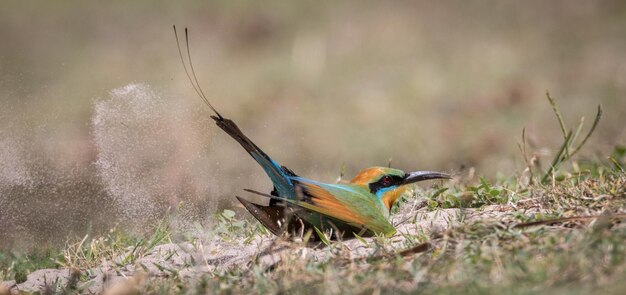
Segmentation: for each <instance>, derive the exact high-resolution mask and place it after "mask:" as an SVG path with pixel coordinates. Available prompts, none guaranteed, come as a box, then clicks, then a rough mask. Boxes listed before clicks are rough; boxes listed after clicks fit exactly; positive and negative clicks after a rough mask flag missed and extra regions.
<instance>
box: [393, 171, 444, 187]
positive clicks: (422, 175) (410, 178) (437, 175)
mask: <svg viewBox="0 0 626 295" xmlns="http://www.w3.org/2000/svg"><path fill="white" fill-rule="evenodd" d="M450 178H452V176H450V175H448V174H445V173H441V172H434V171H415V172H409V173H407V175H406V176H405V177H404V179H403V180H402V185H405V184H409V183H414V182H418V181H422V180H429V179H450Z"/></svg>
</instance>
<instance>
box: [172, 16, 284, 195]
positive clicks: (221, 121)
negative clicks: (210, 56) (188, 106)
mask: <svg viewBox="0 0 626 295" xmlns="http://www.w3.org/2000/svg"><path fill="white" fill-rule="evenodd" d="M174 36H175V37H176V45H177V46H178V53H179V56H180V60H181V62H182V65H183V69H184V70H185V74H187V78H188V79H189V82H191V85H192V86H193V89H194V90H195V91H196V93H197V94H198V96H200V98H201V99H202V101H203V102H204V104H206V105H207V106H208V107H209V108H210V109H211V110H212V111H213V112H214V113H215V116H211V118H213V120H215V123H216V124H217V126H218V127H220V128H221V129H222V130H224V132H226V133H227V134H228V135H230V137H232V138H233V139H235V140H236V141H237V142H238V143H239V144H241V146H242V147H243V148H244V149H245V150H246V151H247V152H248V153H249V154H250V155H251V156H252V158H254V160H256V161H257V163H259V165H261V167H262V168H263V170H264V171H265V173H266V174H267V175H268V176H269V177H270V179H271V180H272V183H273V184H274V187H276V190H277V192H278V195H279V196H288V197H290V198H295V191H294V188H293V185H292V183H291V180H290V179H289V174H292V172H290V171H289V170H288V169H283V168H282V167H281V166H280V165H278V163H276V162H275V161H274V160H272V159H271V158H270V157H269V156H268V155H267V154H266V153H265V152H263V150H261V149H260V148H259V147H258V146H257V145H256V144H254V142H252V140H250V139H249V138H248V137H247V136H246V135H245V134H243V132H241V130H240V129H239V127H237V124H235V122H233V121H232V120H230V119H227V118H224V117H223V116H222V115H221V114H220V113H219V112H218V111H217V110H216V109H215V108H214V107H213V105H211V103H210V102H209V100H208V99H207V97H206V95H205V94H204V91H202V88H201V87H200V83H198V78H197V77H196V73H195V70H194V68H193V63H192V62H191V53H190V50H189V33H188V30H187V28H185V45H186V47H187V52H186V53H187V62H188V63H189V70H188V69H187V65H186V62H185V59H184V58H183V53H182V50H181V48H180V42H179V40H178V33H177V32H176V26H174Z"/></svg>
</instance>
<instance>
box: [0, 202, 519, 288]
mask: <svg viewBox="0 0 626 295" xmlns="http://www.w3.org/2000/svg"><path fill="white" fill-rule="evenodd" d="M415 208H416V207H415V206H414V205H408V204H407V205H405V206H403V207H402V210H401V212H400V213H398V214H396V215H395V216H394V218H393V222H394V224H398V223H400V224H398V225H397V229H398V233H399V234H397V235H396V236H394V237H393V238H392V239H391V241H392V245H391V247H392V248H393V249H397V250H402V249H404V248H405V247H406V246H405V244H404V240H405V237H404V236H403V234H405V235H406V234H408V235H411V234H413V235H415V234H417V233H419V232H421V231H423V232H424V233H426V234H431V233H433V232H440V231H444V230H446V229H447V228H450V227H452V226H455V225H457V224H459V223H460V222H469V221H472V220H495V219H496V218H497V219H499V220H502V219H503V218H508V217H507V216H508V214H507V212H511V211H514V210H512V209H513V208H510V207H508V206H488V207H485V208H482V209H443V210H437V211H430V212H429V211H426V210H425V209H420V210H416V209H415ZM414 218H415V223H413V222H412V221H413V219H414ZM407 219H409V221H408V222H403V223H401V221H403V220H407ZM366 240H367V239H366ZM343 244H344V246H345V247H347V249H350V252H349V253H350V255H349V256H350V257H348V258H349V259H358V258H361V257H368V256H369V255H372V254H373V253H374V251H375V249H374V248H373V247H367V246H365V245H364V244H363V243H361V242H360V241H358V240H356V239H354V240H349V241H344V242H343ZM286 255H298V256H300V257H302V258H305V259H312V260H317V261H324V260H326V259H330V258H331V257H333V255H334V254H333V253H332V250H331V249H330V248H328V247H317V248H310V247H293V244H290V243H289V242H286V241H282V240H279V239H276V238H273V237H272V238H269V237H261V236H258V237H256V238H255V239H254V240H252V241H251V242H250V243H248V244H244V243H243V241H234V242H226V241H223V240H213V241H209V242H205V243H202V244H197V245H192V244H190V243H180V244H164V245H160V246H157V247H155V248H154V250H153V251H152V252H151V253H149V254H148V255H146V256H144V257H142V258H140V259H138V260H137V261H135V262H134V263H132V264H127V265H124V266H122V267H120V266H119V265H115V264H113V263H111V262H108V263H104V264H101V265H100V266H98V267H96V268H92V269H88V270H85V271H84V272H83V273H86V274H88V276H89V280H88V281H86V282H77V283H76V286H77V287H78V289H79V290H83V292H84V293H87V294H89V293H92V294H93V293H95V294H101V293H106V294H120V293H119V291H120V290H128V289H129V288H131V289H132V286H136V285H138V282H139V281H141V280H144V279H145V278H146V277H169V276H172V275H174V274H176V275H178V276H180V277H181V278H183V279H184V280H189V281H193V280H194V279H196V278H198V277H199V276H201V275H202V274H205V273H210V272H215V271H221V270H228V269H231V268H249V267H251V266H252V265H254V264H257V265H260V266H261V267H271V266H272V265H274V264H276V263H278V262H280V260H281V259H282V258H283V257H286ZM121 260H122V257H120V258H119V260H118V263H119V261H121ZM77 276H78V274H77V273H74V274H73V270H71V269H41V270H37V271H35V272H33V273H31V274H29V275H28V279H27V281H25V282H23V283H21V284H15V282H14V281H5V282H3V283H4V285H5V286H4V287H5V288H9V290H10V292H11V293H13V294H17V293H19V292H36V291H42V290H44V289H45V288H47V287H46V286H52V285H53V284H61V286H65V285H67V283H68V282H69V281H70V280H73V279H75V278H77ZM0 291H2V288H0ZM5 291H6V289H5ZM105 291H106V292H105ZM0 294H2V292H0Z"/></svg>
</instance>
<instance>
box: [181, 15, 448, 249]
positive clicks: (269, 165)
mask: <svg viewBox="0 0 626 295" xmlns="http://www.w3.org/2000/svg"><path fill="white" fill-rule="evenodd" d="M174 35H175V37H176V43H177V45H178V51H179V54H180V58H181V61H182V64H183V68H184V69H185V73H186V74H187V78H188V79H189V81H190V82H191V84H192V86H193V87H194V90H195V91H196V93H197V94H198V95H199V96H200V98H201V99H202V100H203V101H204V103H205V104H206V105H207V106H208V107H209V108H210V109H211V110H212V111H213V112H214V113H215V115H213V116H211V118H212V119H213V120H215V123H216V124H217V126H218V127H219V128H221V129H222V130H224V132H226V133H227V134H228V135H230V137H232V138H233V139H234V140H236V141H237V142H238V143H239V144H240V145H241V146H242V147H243V148H244V149H245V150H246V152H248V154H250V156H252V158H254V160H255V161H256V162H257V163H258V164H259V165H260V166H261V168H263V170H264V171H265V173H266V174H267V176H268V177H269V178H270V180H271V181H272V184H273V185H274V190H273V191H272V192H271V193H270V194H264V193H259V192H256V191H253V190H246V191H248V192H252V193H256V194H259V195H262V196H265V197H268V198H270V202H269V205H267V206H265V205H259V204H255V203H252V202H249V201H247V200H245V199H243V198H240V197H237V199H238V200H239V201H240V202H241V203H242V204H243V206H244V207H245V208H246V209H247V210H248V211H249V212H250V213H251V214H252V215H253V216H254V217H255V218H256V219H257V220H258V221H259V222H261V223H262V224H263V225H264V226H265V227H266V228H267V229H268V230H269V231H271V232H272V233H273V234H275V235H277V236H280V235H283V234H284V233H287V234H290V235H297V234H300V235H303V234H304V233H306V232H308V231H311V230H313V229H318V230H332V231H334V235H333V236H332V237H335V238H339V237H353V236H354V235H359V236H371V235H373V234H383V235H386V236H390V235H393V234H394V233H395V232H396V229H395V228H394V226H393V225H392V224H391V223H390V221H389V213H390V210H391V208H392V206H393V204H394V203H395V202H396V201H397V200H398V198H399V197H400V196H401V195H402V194H403V193H404V192H405V191H406V189H407V188H408V185H409V184H412V183H415V182H418V181H422V180H429V179H449V178H451V177H450V175H448V174H445V173H440V172H433V171H417V172H409V173H406V172H404V171H402V170H399V169H394V168H388V167H372V168H367V169H364V170H362V171H361V172H359V173H358V174H357V175H356V177H354V178H353V179H352V180H351V181H350V182H349V183H346V184H343V183H340V184H336V183H321V182H318V181H314V180H310V179H307V178H304V177H300V176H298V175H296V174H295V173H294V172H292V171H291V170H290V169H289V168H287V167H285V166H281V165H279V164H278V163H277V162H276V161H274V160H273V159H272V158H270V157H269V156H268V155H267V154H266V153H265V152H263V150H261V149H260V148H259V147H258V146H257V145H256V144H255V143H254V142H252V140H250V139H249V138H248V137H247V136H246V135H244V134H243V132H242V131H241V130H240V129H239V127H237V125H236V124H235V123H234V122H233V121H231V120H230V119H227V118H225V117H223V116H222V115H221V114H220V113H219V112H218V111H217V110H216V109H215V108H214V107H213V106H212V105H211V103H209V100H208V99H207V98H206V96H205V95H204V92H203V91H202V89H201V88H200V85H199V83H198V79H197V78H196V75H195V71H194V69H193V64H192V62H191V54H190V51H189V38H188V31H187V29H186V28H185V41H186V46H187V62H188V63H189V69H190V71H189V70H188V69H187V66H186V62H185V59H184V58H183V54H182V51H181V49H180V44H179V41H178V35H177V32H176V27H175V26H174ZM190 72H191V74H190ZM192 77H193V78H192ZM194 82H195V83H194Z"/></svg>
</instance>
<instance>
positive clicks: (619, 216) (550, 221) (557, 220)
mask: <svg viewBox="0 0 626 295" xmlns="http://www.w3.org/2000/svg"><path fill="white" fill-rule="evenodd" d="M596 218H606V219H624V218H626V214H614V215H590V216H572V217H562V218H554V219H547V220H538V221H532V222H525V223H519V224H516V225H514V226H513V227H512V228H526V227H531V226H537V225H546V224H554V223H561V222H566V221H574V220H589V219H596Z"/></svg>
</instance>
